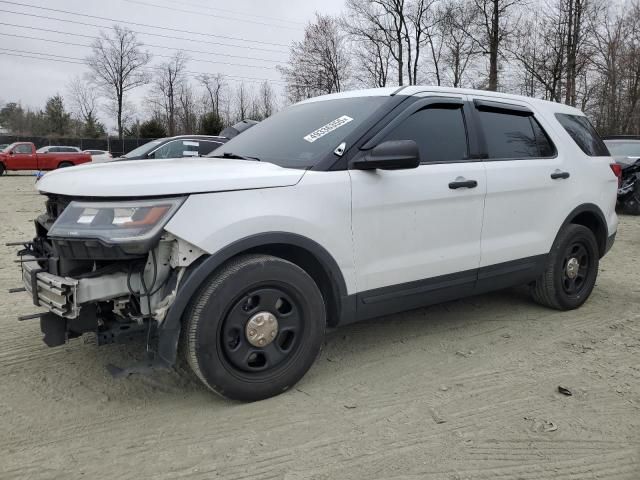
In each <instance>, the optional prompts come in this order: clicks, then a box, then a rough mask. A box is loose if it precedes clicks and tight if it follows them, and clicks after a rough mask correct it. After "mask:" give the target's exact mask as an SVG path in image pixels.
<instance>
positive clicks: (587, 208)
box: [558, 203, 609, 258]
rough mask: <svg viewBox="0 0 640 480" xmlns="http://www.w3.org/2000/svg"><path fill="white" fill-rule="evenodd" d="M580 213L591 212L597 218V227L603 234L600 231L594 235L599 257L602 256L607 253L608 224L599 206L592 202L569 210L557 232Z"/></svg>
mask: <svg viewBox="0 0 640 480" xmlns="http://www.w3.org/2000/svg"><path fill="white" fill-rule="evenodd" d="M582 213H591V214H593V215H595V216H596V217H597V218H598V223H599V225H598V226H599V227H600V228H602V229H603V230H604V232H603V233H604V235H602V232H601V234H600V236H598V235H596V241H597V242H598V250H599V251H600V258H602V257H604V255H605V254H606V253H607V239H608V237H609V226H608V224H607V220H606V218H605V216H604V213H602V210H600V207H598V206H597V205H594V204H593V203H584V204H582V205H580V206H578V207H576V208H575V209H573V210H572V211H571V213H570V214H569V215H567V218H566V219H565V221H564V222H563V223H562V226H561V227H560V229H559V230H558V234H559V233H560V232H561V231H562V230H563V229H564V228H565V227H566V226H567V225H569V224H570V223H575V222H574V220H575V219H576V218H577V217H578V215H580V214H582Z"/></svg>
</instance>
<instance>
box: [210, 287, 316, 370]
mask: <svg viewBox="0 0 640 480" xmlns="http://www.w3.org/2000/svg"><path fill="white" fill-rule="evenodd" d="M293 298H295V295H294V294H292V293H290V292H288V291H287V288H286V286H278V287H265V288H259V289H256V290H251V291H248V292H246V293H244V294H243V295H242V297H241V298H240V299H239V300H238V301H237V302H236V303H235V305H233V306H232V307H231V309H230V310H229V312H228V313H227V315H226V316H225V318H224V320H223V322H222V325H221V327H222V332H221V334H220V342H221V348H222V351H223V354H224V356H225V361H227V362H229V363H230V364H231V365H232V366H233V367H235V368H237V369H238V370H240V371H244V372H260V371H264V370H267V369H269V368H273V367H275V366H277V365H279V364H281V363H282V362H284V361H286V360H287V358H288V357H290V356H291V355H292V354H293V352H294V351H295V349H296V348H298V347H299V346H300V340H301V338H302V333H303V330H304V324H303V322H302V314H301V311H300V310H301V308H300V307H299V306H298V304H297V303H296V301H295V300H293Z"/></svg>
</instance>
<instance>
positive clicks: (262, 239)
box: [158, 232, 355, 365]
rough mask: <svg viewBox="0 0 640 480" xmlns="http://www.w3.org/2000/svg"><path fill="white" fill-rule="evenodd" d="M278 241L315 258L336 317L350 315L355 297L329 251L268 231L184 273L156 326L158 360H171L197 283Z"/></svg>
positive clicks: (219, 251) (231, 246) (276, 243)
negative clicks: (330, 292) (329, 286)
mask: <svg viewBox="0 0 640 480" xmlns="http://www.w3.org/2000/svg"><path fill="white" fill-rule="evenodd" d="M282 244H284V245H293V246H297V247H300V248H303V249H305V250H307V251H308V252H309V253H310V254H311V255H313V256H314V257H315V258H316V259H317V260H318V261H319V263H320V264H321V265H322V267H323V269H324V270H325V273H326V274H327V275H328V276H329V278H330V279H331V282H332V287H333V288H334V289H335V296H336V299H335V300H336V302H337V308H338V312H339V316H340V318H342V317H344V316H348V315H350V314H351V312H353V311H354V310H355V303H354V305H349V302H355V298H354V299H351V298H349V296H348V294H347V286H346V282H345V280H344V277H343V276H342V272H341V270H340V267H339V266H338V264H337V262H336V261H335V259H334V258H333V257H332V256H331V254H330V253H329V252H328V251H327V250H326V249H325V248H324V247H322V246H321V245H320V244H318V243H316V242H314V241H313V240H310V239H309V238H306V237H303V236H301V235H297V234H293V233H288V232H268V233H261V234H257V235H252V236H250V237H246V238H243V239H241V240H238V241H236V242H234V243H232V244H230V245H228V246H226V247H224V248H222V249H220V250H218V251H217V252H216V253H214V254H212V255H209V256H207V257H205V258H204V259H203V260H201V261H200V262H199V263H198V264H197V265H196V266H195V267H194V268H193V269H191V270H190V271H189V272H188V274H187V275H186V276H185V278H184V279H183V281H182V284H181V285H180V288H179V290H178V293H177V296H176V299H175V301H174V303H173V305H172V306H171V308H170V309H169V312H168V314H167V317H166V318H165V319H164V321H163V322H162V324H161V325H160V328H159V339H158V354H159V356H160V357H161V359H162V360H164V361H165V362H167V363H168V364H169V365H173V364H174V363H175V359H176V351H177V346H178V339H179V336H180V327H181V321H182V315H183V313H184V311H185V310H186V308H187V306H188V305H189V302H190V301H191V299H192V298H193V296H194V295H195V294H196V292H197V291H198V289H199V288H200V286H201V285H202V284H203V283H204V281H205V280H206V279H207V278H208V277H209V276H210V275H211V274H212V273H213V272H214V271H215V270H217V269H218V268H219V267H220V266H221V265H222V264H223V263H225V262H226V261H227V260H229V259H230V258H232V257H234V256H236V255H238V254H240V253H242V252H245V251H248V250H250V249H253V248H257V247H265V246H269V245H282Z"/></svg>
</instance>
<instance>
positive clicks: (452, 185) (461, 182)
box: [449, 179, 478, 190]
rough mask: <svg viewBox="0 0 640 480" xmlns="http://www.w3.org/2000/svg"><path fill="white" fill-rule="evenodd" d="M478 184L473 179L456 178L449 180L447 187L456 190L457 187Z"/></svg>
mask: <svg viewBox="0 0 640 480" xmlns="http://www.w3.org/2000/svg"><path fill="white" fill-rule="evenodd" d="M477 186H478V182H476V181H475V180H458V179H456V181H455V182H451V183H450V184H449V188H450V189H451V190H456V189H458V188H476V187H477Z"/></svg>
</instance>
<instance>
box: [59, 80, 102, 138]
mask: <svg viewBox="0 0 640 480" xmlns="http://www.w3.org/2000/svg"><path fill="white" fill-rule="evenodd" d="M67 90H68V92H69V99H70V103H71V109H72V111H73V113H74V114H75V115H76V117H77V118H78V119H80V120H81V121H82V122H84V124H85V131H86V132H88V133H90V134H91V133H96V132H97V129H98V115H97V114H98V107H99V105H98V99H99V96H100V95H99V93H98V92H97V91H96V89H95V88H92V87H91V85H89V84H88V83H87V82H86V81H84V80H83V79H82V78H81V77H79V76H76V77H74V78H73V79H72V80H71V81H70V82H69V84H68V85H67Z"/></svg>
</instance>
